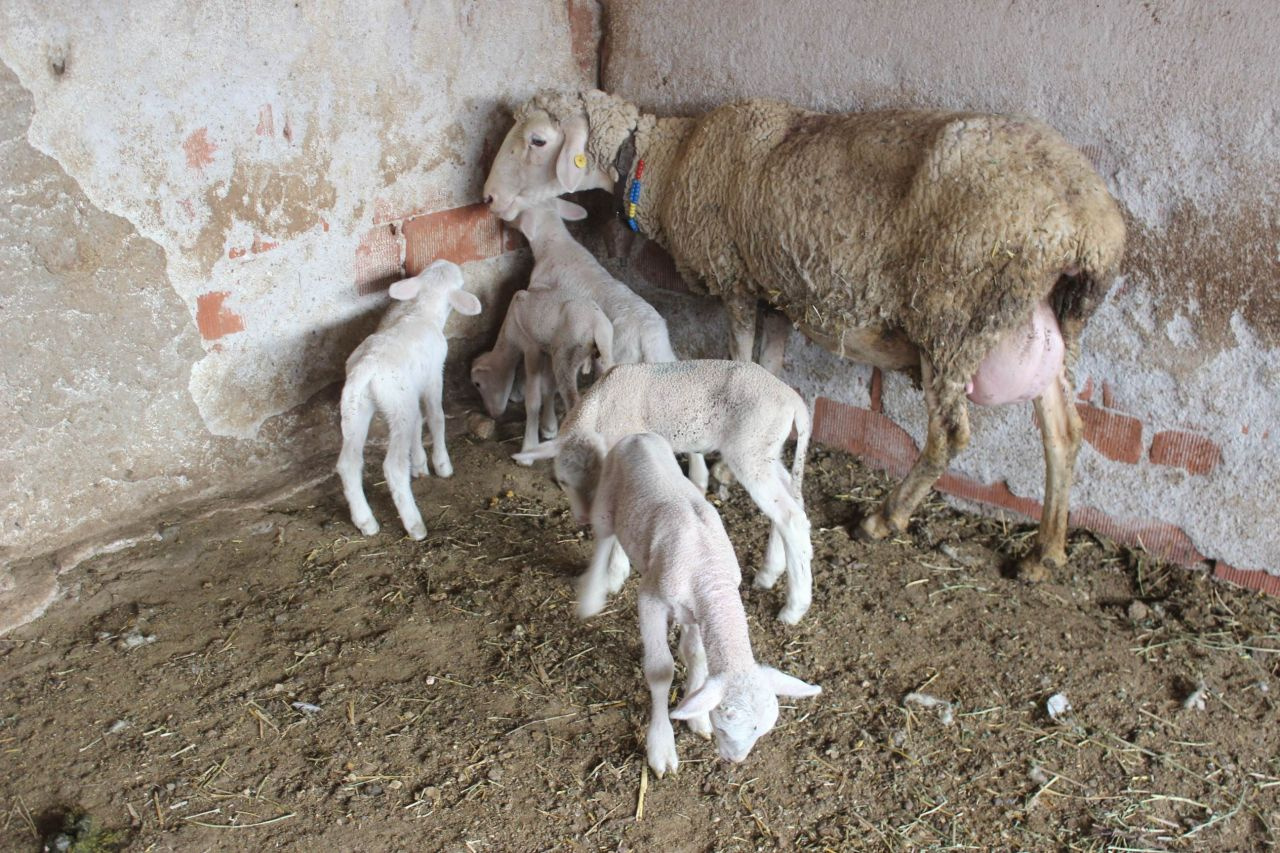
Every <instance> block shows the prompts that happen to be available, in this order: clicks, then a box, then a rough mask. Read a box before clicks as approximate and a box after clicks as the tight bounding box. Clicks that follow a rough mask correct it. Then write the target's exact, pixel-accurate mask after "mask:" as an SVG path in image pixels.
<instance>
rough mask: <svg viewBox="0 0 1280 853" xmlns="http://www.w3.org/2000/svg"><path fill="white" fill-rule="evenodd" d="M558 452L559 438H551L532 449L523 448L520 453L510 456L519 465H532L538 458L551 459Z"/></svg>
mask: <svg viewBox="0 0 1280 853" xmlns="http://www.w3.org/2000/svg"><path fill="white" fill-rule="evenodd" d="M559 452H560V439H558V438H553V439H551V440H550V441H544V442H542V444H539V445H538V446H537V447H535V448H533V450H525V451H523V452H521V453H513V454H511V458H512V459H514V460H516V461H517V462H519V463H520V464H521V465H532V464H533V463H534V462H537V461H538V460H539V459H553V458H555V455H556V454H557V453H559Z"/></svg>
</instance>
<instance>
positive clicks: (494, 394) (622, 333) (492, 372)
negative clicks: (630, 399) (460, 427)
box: [471, 199, 707, 489]
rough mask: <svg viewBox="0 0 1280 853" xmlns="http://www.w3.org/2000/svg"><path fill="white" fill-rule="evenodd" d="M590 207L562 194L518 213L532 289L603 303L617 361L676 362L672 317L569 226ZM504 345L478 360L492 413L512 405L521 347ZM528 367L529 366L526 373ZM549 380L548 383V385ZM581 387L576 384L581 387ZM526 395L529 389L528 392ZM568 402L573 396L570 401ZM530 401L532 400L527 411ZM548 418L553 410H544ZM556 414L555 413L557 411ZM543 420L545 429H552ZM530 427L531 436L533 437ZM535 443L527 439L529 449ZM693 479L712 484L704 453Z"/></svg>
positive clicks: (475, 378)
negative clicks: (616, 273)
mask: <svg viewBox="0 0 1280 853" xmlns="http://www.w3.org/2000/svg"><path fill="white" fill-rule="evenodd" d="M586 215H587V212H586V211H585V210H583V209H582V208H581V207H579V206H578V205H576V204H573V203H571V202H567V201H564V200H562V199H550V200H548V201H545V202H543V203H541V204H536V205H533V206H531V207H529V208H527V209H525V210H524V211H522V212H521V213H520V215H519V216H518V217H516V219H515V222H516V225H517V226H518V227H519V228H520V231H521V233H523V234H524V236H525V238H526V239H527V240H528V241H529V246H530V247H531V248H532V249H533V257H534V267H533V273H532V274H531V275H530V277H529V291H530V292H531V293H532V292H533V291H536V290H538V289H541V288H549V289H556V290H561V291H563V292H565V293H567V294H570V295H572V296H574V297H576V298H579V299H589V300H590V301H592V302H594V303H595V304H596V305H598V306H599V307H600V310H601V311H603V312H604V313H605V316H607V317H608V318H609V321H610V322H611V323H612V324H613V361H614V363H615V364H636V363H640V362H646V363H658V362H668V361H675V360H676V354H675V351H674V350H673V349H672V348H671V338H670V336H669V335H668V333H667V322H666V320H664V319H662V315H661V314H659V313H658V312H657V310H655V309H654V307H653V306H652V305H650V304H649V303H648V302H646V301H644V299H642V298H641V297H640V296H638V295H637V294H636V293H635V292H634V291H632V290H631V288H629V287H627V286H626V285H625V284H623V283H622V282H620V281H618V280H617V279H616V278H614V277H613V276H611V275H610V274H609V271H608V270H606V269H605V268H604V267H602V266H601V265H600V262H599V261H597V260H596V259H595V257H594V256H593V255H592V254H591V253H590V252H589V251H587V250H586V249H585V248H584V247H583V246H582V245H581V244H579V243H578V241H577V240H575V239H573V235H572V234H570V233H569V229H568V228H566V227H565V224H564V220H566V219H569V220H576V219H583V218H585V217H586ZM503 329H504V334H500V335H499V340H498V344H497V345H495V347H494V349H493V350H492V351H490V352H488V353H485V354H484V355H482V356H480V357H479V358H477V359H476V360H475V361H474V362H473V363H472V368H471V381H472V383H473V384H474V385H475V386H476V389H477V390H478V391H479V392H480V396H481V398H482V399H483V400H484V404H485V408H486V409H487V410H488V412H489V416H490V417H494V418H496V417H498V416H500V415H501V414H502V413H503V412H504V411H506V408H507V402H508V399H509V398H510V396H511V387H512V384H513V380H514V378H515V372H516V365H517V364H518V362H519V359H520V355H521V352H520V348H519V347H517V346H512V345H510V344H507V343H504V341H503V338H504V337H506V335H505V329H506V323H505V322H504V324H503ZM527 372H528V369H527V367H526V373H527ZM546 384H547V383H544V384H543V388H545V387H546ZM576 389H577V386H576V383H575V385H574V390H575V392H576ZM525 394H526V397H527V395H528V391H527V390H526V392H525ZM566 402H567V401H566ZM527 407H528V400H527V399H526V410H527ZM544 417H547V413H546V412H545V410H544ZM550 418H554V413H551V415H550ZM547 424H548V422H547V421H546V420H544V421H543V427H544V429H543V432H544V434H548V435H549V434H551V433H552V432H553V430H548V429H547ZM528 434H529V433H528V429H527V428H526V438H527V437H528ZM530 447H531V445H530V444H529V443H528V442H527V441H526V444H525V446H524V448H523V449H524V450H529V449H530ZM689 478H690V479H691V480H693V482H694V483H696V484H697V485H698V486H699V487H700V488H702V489H706V487H707V467H706V463H705V461H704V460H703V458H702V455H701V454H695V455H693V456H691V457H690V459H689Z"/></svg>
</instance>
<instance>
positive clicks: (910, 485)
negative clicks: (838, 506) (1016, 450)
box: [859, 357, 969, 540]
mask: <svg viewBox="0 0 1280 853" xmlns="http://www.w3.org/2000/svg"><path fill="white" fill-rule="evenodd" d="M920 363H921V375H922V379H923V384H924V402H925V407H926V408H927V409H928V412H929V427H928V433H927V435H926V438H925V443H924V450H923V451H921V453H920V456H919V458H917V459H916V461H915V464H914V465H912V466H911V470H910V471H908V472H907V476H906V477H904V478H903V479H902V482H900V483H898V485H897V486H896V487H895V488H894V489H893V491H892V492H890V493H889V497H887V498H886V499H885V502H884V504H883V505H882V506H881V507H880V509H879V510H877V511H876V513H875V514H874V515H869V516H867V517H866V518H864V519H863V520H862V524H861V525H860V526H859V533H860V535H861V536H862V537H863V538H864V539H873V540H874V539H883V538H885V537H886V536H889V535H890V534H893V533H901V532H902V531H904V530H906V529H907V523H908V522H909V521H910V520H911V513H912V512H913V511H914V510H915V508H916V507H917V506H919V505H920V502H921V501H922V500H924V497H925V495H927V494H928V493H929V490H930V489H932V488H933V484H934V483H936V482H937V481H938V478H939V477H941V476H942V475H943V473H944V472H945V471H946V470H947V466H948V465H949V464H951V460H952V459H953V458H954V457H955V455H956V454H957V453H959V452H960V451H961V450H963V449H964V447H965V445H967V444H968V443H969V409H968V407H967V405H966V403H965V398H964V389H963V388H962V387H959V386H955V387H951V386H948V387H947V388H946V389H945V392H944V393H945V399H943V397H942V396H941V395H940V394H939V390H938V389H937V388H936V387H934V386H935V383H934V375H933V370H932V368H931V366H930V364H929V361H928V359H927V358H923V357H922V358H921V359H920Z"/></svg>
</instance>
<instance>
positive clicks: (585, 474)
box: [555, 434, 604, 524]
mask: <svg viewBox="0 0 1280 853" xmlns="http://www.w3.org/2000/svg"><path fill="white" fill-rule="evenodd" d="M601 445H603V441H600V442H596V441H592V440H591V438H590V437H588V436H585V435H581V434H575V435H570V436H568V437H567V438H566V439H565V441H564V443H563V444H562V445H561V446H560V452H559V453H557V454H556V462H555V472H556V482H557V483H559V484H560V488H561V489H562V490H563V491H564V494H565V497H567V498H568V499H569V509H570V510H571V511H572V512H573V520H574V521H576V522H577V523H578V524H589V523H590V522H591V504H592V502H593V501H595V497H596V487H597V486H598V485H599V482H600V463H601V460H602V457H603V455H604V453H603V447H602V446H601Z"/></svg>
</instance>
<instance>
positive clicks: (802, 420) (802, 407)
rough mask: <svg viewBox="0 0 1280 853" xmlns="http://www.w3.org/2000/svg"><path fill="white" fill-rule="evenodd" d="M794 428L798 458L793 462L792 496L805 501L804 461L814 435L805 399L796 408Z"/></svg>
mask: <svg viewBox="0 0 1280 853" xmlns="http://www.w3.org/2000/svg"><path fill="white" fill-rule="evenodd" d="M792 426H794V427H795V431H796V456H795V459H794V460H792V462H791V494H792V496H794V497H795V499H796V500H798V501H803V495H802V493H801V491H800V487H801V486H802V485H804V482H803V481H804V459H805V456H806V455H807V454H808V452H809V437H810V436H811V435H812V434H813V416H812V415H810V414H809V405H808V404H807V403H805V401H804V400H803V399H801V400H799V405H798V406H797V407H796V410H795V420H794V421H793V422H792Z"/></svg>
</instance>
